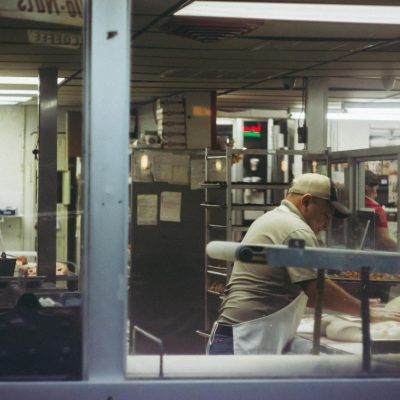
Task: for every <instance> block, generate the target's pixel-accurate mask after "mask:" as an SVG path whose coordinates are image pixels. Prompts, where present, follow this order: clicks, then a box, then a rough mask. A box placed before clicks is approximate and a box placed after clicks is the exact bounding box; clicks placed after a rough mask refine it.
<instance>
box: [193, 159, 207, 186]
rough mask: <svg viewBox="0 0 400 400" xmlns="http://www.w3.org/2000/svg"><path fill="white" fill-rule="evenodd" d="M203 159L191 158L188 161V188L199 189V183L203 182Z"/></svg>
mask: <svg viewBox="0 0 400 400" xmlns="http://www.w3.org/2000/svg"><path fill="white" fill-rule="evenodd" d="M204 170H205V167H204V160H203V159H197V160H196V159H192V160H191V161H190V189H192V190H196V189H201V186H200V184H201V183H202V182H204Z"/></svg>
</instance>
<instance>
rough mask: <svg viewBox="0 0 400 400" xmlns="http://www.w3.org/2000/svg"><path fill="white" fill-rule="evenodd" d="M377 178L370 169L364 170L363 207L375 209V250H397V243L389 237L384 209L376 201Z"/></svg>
mask: <svg viewBox="0 0 400 400" xmlns="http://www.w3.org/2000/svg"><path fill="white" fill-rule="evenodd" d="M378 186H379V178H378V176H377V175H375V174H374V173H373V172H372V171H370V170H366V171H365V207H366V208H373V209H374V210H375V247H376V249H377V250H390V251H394V250H397V243H396V242H395V241H394V240H393V239H392V238H391V237H390V235H389V229H388V221H387V217H386V213H385V210H384V209H383V207H382V206H381V205H380V204H379V203H378V202H377V201H376V198H377V197H378Z"/></svg>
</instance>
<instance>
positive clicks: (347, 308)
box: [303, 278, 361, 316]
mask: <svg viewBox="0 0 400 400" xmlns="http://www.w3.org/2000/svg"><path fill="white" fill-rule="evenodd" d="M303 288H304V292H305V293H306V295H307V296H308V303H307V306H309V307H314V306H315V302H316V297H317V281H316V280H311V281H307V282H305V283H304V284H303ZM322 307H323V308H324V309H326V310H330V311H337V312H340V313H345V314H351V315H355V316H360V312H361V302H360V300H358V299H357V298H355V297H354V296H352V295H351V294H350V293H348V292H346V291H345V290H344V289H343V288H342V287H340V286H339V285H337V284H336V283H335V282H333V281H332V280H330V279H329V278H326V279H325V285H324V296H323V303H322Z"/></svg>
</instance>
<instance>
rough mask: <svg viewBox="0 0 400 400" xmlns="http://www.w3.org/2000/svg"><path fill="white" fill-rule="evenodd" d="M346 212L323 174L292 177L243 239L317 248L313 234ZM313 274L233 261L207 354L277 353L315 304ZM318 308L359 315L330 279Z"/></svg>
mask: <svg viewBox="0 0 400 400" xmlns="http://www.w3.org/2000/svg"><path fill="white" fill-rule="evenodd" d="M349 215H350V212H349V210H348V209H347V208H346V207H345V206H343V205H342V204H340V203H339V202H338V200H337V195H336V190H335V187H334V184H333V182H332V181H331V180H330V179H329V178H328V177H326V176H324V175H320V174H313V173H307V174H303V175H300V176H298V177H297V178H295V179H294V180H293V183H292V185H291V187H290V189H289V191H288V195H287V196H286V198H285V199H284V200H282V202H281V205H280V206H279V207H277V208H275V209H274V210H273V211H270V212H267V213H265V214H264V215H262V216H261V217H259V218H258V219H257V220H255V221H254V222H253V224H252V225H251V226H250V228H249V230H248V231H247V233H246V235H245V237H244V238H243V241H242V243H265V244H284V245H287V244H288V243H289V240H291V239H302V240H304V242H305V246H306V247H316V246H318V239H317V235H318V234H319V233H320V232H321V231H323V230H326V228H327V226H328V223H329V221H330V219H331V218H332V217H336V218H346V217H348V216H349ZM316 277H317V271H316V270H314V269H305V268H293V267H290V266H282V267H279V268H278V267H269V266H268V265H261V264H250V263H243V262H239V261H236V262H235V264H234V267H233V271H232V275H231V277H230V280H229V284H228V285H227V286H226V289H225V298H224V301H223V302H222V305H221V308H220V311H219V317H218V320H217V321H216V322H215V324H214V326H213V330H212V333H211V336H210V340H209V345H208V353H209V354H280V353H282V351H283V350H284V349H285V347H286V346H287V345H288V343H290V341H291V340H292V339H293V338H294V336H295V333H296V330H297V327H298V324H299V323H300V320H301V318H302V316H303V313H304V311H305V308H306V305H308V306H310V307H312V306H313V305H314V304H315V300H316ZM323 307H324V308H325V309H330V310H332V311H338V312H341V313H348V314H352V315H360V301H359V300H358V299H356V298H355V297H353V296H351V295H350V294H349V293H347V292H346V291H345V290H343V289H342V288H341V287H339V286H338V285H336V284H335V283H334V282H332V281H331V280H329V279H325V289H324V298H323Z"/></svg>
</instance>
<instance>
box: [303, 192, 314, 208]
mask: <svg viewBox="0 0 400 400" xmlns="http://www.w3.org/2000/svg"><path fill="white" fill-rule="evenodd" d="M311 197H312V196H311V194H308V193H306V194H305V195H303V197H302V198H301V203H302V204H303V206H308V205H309V204H310V201H311Z"/></svg>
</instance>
